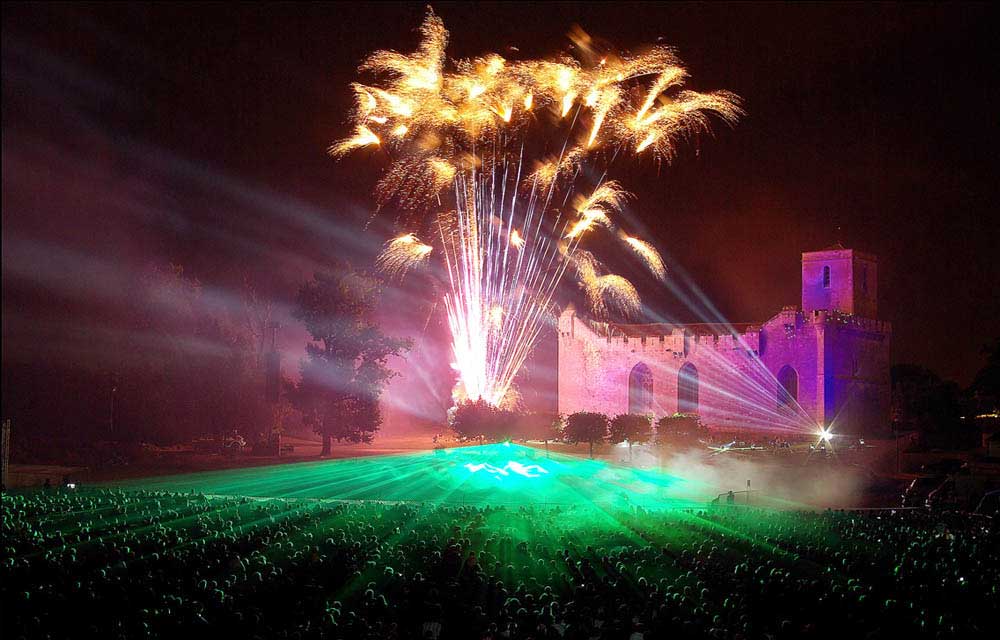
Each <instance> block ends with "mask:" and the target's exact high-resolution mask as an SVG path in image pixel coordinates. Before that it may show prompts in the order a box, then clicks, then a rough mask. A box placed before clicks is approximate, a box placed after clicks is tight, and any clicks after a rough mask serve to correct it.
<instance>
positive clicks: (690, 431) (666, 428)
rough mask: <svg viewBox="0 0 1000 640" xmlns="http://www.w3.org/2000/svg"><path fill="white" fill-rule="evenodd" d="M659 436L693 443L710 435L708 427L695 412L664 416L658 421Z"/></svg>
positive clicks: (661, 438) (665, 440)
mask: <svg viewBox="0 0 1000 640" xmlns="http://www.w3.org/2000/svg"><path fill="white" fill-rule="evenodd" d="M656 434H657V437H658V438H659V439H660V440H661V441H663V442H668V441H674V442H679V443H683V444H693V443H694V442H697V441H698V440H699V439H701V438H707V437H708V427H706V426H705V425H704V424H702V422H701V420H700V419H699V418H698V416H697V415H695V414H693V413H675V414H674V415H672V416H663V417H662V418H660V419H659V420H658V421H657V423H656Z"/></svg>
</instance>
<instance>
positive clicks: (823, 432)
mask: <svg viewBox="0 0 1000 640" xmlns="http://www.w3.org/2000/svg"><path fill="white" fill-rule="evenodd" d="M831 438H833V433H832V432H831V431H830V430H829V429H824V428H822V427H820V430H819V439H820V440H825V441H827V442H829V441H830V439H831Z"/></svg>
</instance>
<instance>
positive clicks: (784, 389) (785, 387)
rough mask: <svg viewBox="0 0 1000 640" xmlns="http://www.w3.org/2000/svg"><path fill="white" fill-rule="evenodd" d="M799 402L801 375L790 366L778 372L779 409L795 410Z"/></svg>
mask: <svg viewBox="0 0 1000 640" xmlns="http://www.w3.org/2000/svg"><path fill="white" fill-rule="evenodd" d="M798 401H799V374H798V372H797V371H795V369H793V368H792V367H790V366H789V365H787V364H786V365H785V366H783V367H781V370H780V371H778V408H779V409H782V408H785V407H787V408H789V409H791V408H793V407H794V406H795V405H796V404H798Z"/></svg>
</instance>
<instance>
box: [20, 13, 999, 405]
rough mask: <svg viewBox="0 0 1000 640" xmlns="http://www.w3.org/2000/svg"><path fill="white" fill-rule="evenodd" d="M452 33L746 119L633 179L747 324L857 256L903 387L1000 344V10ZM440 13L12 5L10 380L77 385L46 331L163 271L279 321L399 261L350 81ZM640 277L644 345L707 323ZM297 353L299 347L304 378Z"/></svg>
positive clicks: (556, 17)
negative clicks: (179, 271) (619, 72)
mask: <svg viewBox="0 0 1000 640" xmlns="http://www.w3.org/2000/svg"><path fill="white" fill-rule="evenodd" d="M434 10H435V11H436V12H437V13H438V14H439V15H440V16H441V17H442V18H443V19H444V21H445V25H446V26H447V27H448V28H449V29H450V31H451V33H452V40H451V42H452V44H451V46H450V50H449V53H450V55H451V56H452V57H469V56H475V55H478V54H481V53H485V52H488V51H497V52H499V53H501V54H503V55H505V56H508V57H510V58H516V57H518V56H522V57H545V56H550V55H554V54H557V53H559V52H561V51H565V50H566V49H567V47H568V46H569V40H568V39H567V37H566V34H567V32H568V31H569V29H570V28H571V27H572V26H573V25H574V24H578V25H580V26H581V27H582V28H583V29H584V30H586V31H587V32H589V33H590V34H592V35H594V36H597V37H599V38H602V39H604V40H606V41H607V42H610V43H614V45H616V46H617V47H620V48H622V49H635V48H638V47H640V46H641V45H643V44H649V43H662V44H669V45H672V46H674V47H676V48H677V50H678V53H679V55H680V57H681V59H682V60H684V62H685V63H686V65H687V67H688V69H689V71H690V72H691V74H692V80H691V82H690V83H689V86H690V87H691V88H693V89H697V90H714V89H729V90H731V91H734V92H735V93H737V94H739V95H740V96H742V97H743V99H744V100H745V104H744V106H745V108H746V111H747V116H746V117H745V118H744V119H743V120H742V121H741V122H740V123H739V124H738V125H737V126H736V127H735V128H733V129H730V128H728V127H726V126H724V125H721V124H720V125H718V126H716V127H715V132H714V135H713V136H703V137H701V138H700V139H699V140H697V141H695V142H694V143H692V144H689V145H686V146H684V147H683V148H682V151H681V153H680V154H679V156H678V158H677V160H676V161H675V163H674V164H673V165H670V166H660V165H657V164H655V163H653V162H651V161H649V160H645V161H638V162H636V161H629V162H626V163H620V166H619V167H618V169H617V174H618V175H617V177H619V178H620V179H621V180H622V181H623V183H624V184H625V186H626V187H627V188H629V189H630V190H631V191H633V192H634V193H635V194H636V196H637V198H636V200H635V201H634V202H633V203H632V204H631V206H630V209H629V210H628V211H627V215H628V217H629V219H630V224H631V225H632V226H633V228H635V229H637V230H642V231H644V232H645V235H646V236H647V237H649V238H650V239H651V240H652V241H653V242H654V244H656V245H657V246H658V247H659V248H660V249H661V251H662V252H663V253H664V254H665V256H666V257H667V259H668V262H670V263H671V264H672V265H674V266H675V269H676V272H677V273H680V271H681V270H683V271H684V272H686V273H687V274H689V275H690V277H691V278H692V280H693V281H694V282H696V283H697V285H698V286H699V287H701V289H702V290H703V291H704V292H705V295H706V296H707V298H708V299H710V300H711V301H712V303H713V304H715V306H716V307H717V308H718V309H719V311H720V312H721V313H722V314H723V315H724V316H725V317H726V318H728V319H730V320H731V321H733V322H746V321H763V320H766V319H767V318H769V317H770V316H771V315H773V314H774V313H775V312H777V311H778V310H779V309H780V308H781V307H782V306H783V305H788V304H797V303H798V299H799V257H800V253H801V252H802V251H807V250H815V249H821V248H824V247H826V246H829V245H832V244H834V243H836V242H838V241H839V242H841V243H843V244H844V245H845V246H847V247H852V248H856V249H860V250H863V251H867V252H870V253H874V254H876V255H877V256H878V257H879V261H880V262H879V270H880V273H879V280H880V282H879V286H880V315H881V316H882V319H886V320H889V321H891V322H892V324H893V361H894V362H896V363H900V362H909V363H917V364H920V365H924V366H926V367H929V368H931V369H932V370H934V371H935V372H937V373H939V374H940V375H942V376H943V377H946V378H952V379H955V380H957V381H958V382H960V383H962V384H967V383H968V382H969V381H970V380H971V378H972V376H973V375H974V374H975V372H976V370H977V369H978V368H979V366H980V365H981V363H982V361H983V360H982V356H981V355H980V353H979V351H980V348H981V347H982V345H983V344H985V343H986V342H988V341H990V340H992V339H994V338H996V337H998V336H1000V304H998V295H997V291H998V283H1000V266H998V260H997V255H998V253H1000V252H997V250H996V247H997V246H998V245H1000V233H998V228H1000V224H998V218H1000V213H998V204H1000V199H998V181H997V174H998V171H997V169H998V161H997V160H998V151H997V150H998V148H1000V147H998V144H1000V135H998V134H1000V126H998V120H1000V116H998V114H1000V83H998V82H997V76H996V70H995V66H994V64H993V63H992V62H991V60H992V59H993V54H994V48H995V45H994V43H995V37H996V35H995V34H996V26H997V22H996V20H995V19H994V14H993V12H991V11H990V10H989V9H988V8H987V7H986V6H985V5H955V4H946V5H939V6H933V5H931V6H927V5H922V6H911V5H876V6H868V5H857V4H849V5H847V4H845V5H809V6H803V5H800V4H796V5H764V6H756V5H750V4H733V5H727V4H711V5H697V4H689V5H686V4H680V5H677V4H664V5H636V4H628V3H608V4H590V3H565V4H560V3H544V4H542V3H540V4H502V5H493V4H485V3H483V4H480V3H463V4H452V3H436V4H434ZM424 12H425V8H424V5H422V4H419V3H416V4H407V5H396V4H391V3H379V4H372V5H366V4H364V3H353V4H348V3H337V4H329V5H303V6H298V5H286V4H282V5H280V6H266V5H250V6H247V5H239V6H222V5H212V6H208V7H199V6H197V5H191V4H183V5H178V6H170V5H166V4H156V5H144V4H136V3H127V4H114V5H78V4H72V5H41V4H35V3H33V4H23V5H5V7H4V12H3V286H4V293H3V354H4V366H5V368H6V367H7V365H8V363H9V362H14V361H16V362H25V361H28V360H30V359H31V358H33V357H39V356H38V354H42V356H41V357H46V358H48V357H53V356H55V357H58V354H59V352H60V350H61V349H63V348H64V345H67V344H70V343H72V342H73V340H72V339H71V337H67V336H66V335H65V333H66V332H65V331H61V330H58V331H57V330H55V329H53V328H56V329H58V328H59V327H65V326H66V325H67V324H75V323H76V319H77V318H80V317H90V318H91V320H90V323H91V325H93V323H96V322H99V320H97V318H98V317H99V315H100V314H94V313H91V314H90V315H89V316H88V315H87V314H86V313H82V312H81V309H91V311H92V310H93V309H94V308H101V307H106V306H107V305H114V304H118V305H121V304H128V301H127V300H122V299H121V298H120V297H116V291H117V288H118V284H117V283H118V281H119V279H120V278H121V277H122V274H124V273H127V272H129V271H130V270H134V269H135V268H138V267H140V266H141V265H143V264H145V263H148V262H149V261H160V262H174V263H178V264H182V265H184V266H185V268H186V270H187V272H188V273H191V274H194V275H196V276H197V277H198V278H199V279H201V280H202V281H203V282H204V283H206V285H207V286H209V287H212V288H214V289H215V290H218V291H220V292H225V291H228V290H232V289H233V288H234V287H236V286H237V285H238V283H239V282H240V279H241V278H242V277H243V274H246V273H251V274H253V276H254V277H255V278H257V279H258V280H259V281H261V282H266V288H267V290H268V292H269V295H271V296H273V297H274V298H275V299H276V300H279V301H287V300H289V299H291V298H292V297H293V296H294V292H295V290H296V288H297V287H298V285H299V283H301V282H302V281H303V280H304V279H305V278H307V277H308V276H309V274H310V273H311V272H312V271H313V270H316V269H322V268H327V267H329V266H330V265H331V264H333V260H334V259H341V258H350V259H353V260H355V261H359V262H366V261H368V260H370V259H371V256H372V253H373V252H374V251H375V250H376V249H377V248H378V246H379V245H380V244H381V242H382V241H383V240H384V239H385V238H386V237H387V235H388V234H389V233H390V231H389V222H391V220H390V221H386V220H384V219H378V220H376V221H374V222H373V223H371V225H370V226H369V227H368V231H367V232H364V233H363V232H362V228H363V225H364V224H365V222H367V221H368V220H369V217H370V214H371V213H372V209H373V199H372V196H371V188H372V186H373V185H374V182H375V180H376V179H377V177H378V172H379V170H380V169H381V168H382V167H384V166H385V163H380V162H379V159H378V157H377V156H374V155H368V156H356V157H348V158H346V159H344V160H340V161H335V160H333V159H331V158H330V157H329V156H327V154H326V148H327V147H328V145H329V144H330V143H331V142H332V141H333V140H335V139H337V138H340V137H343V136H344V135H346V134H347V133H349V127H348V125H347V123H346V117H347V113H348V109H349V106H350V100H351V94H350V91H349V87H348V85H349V83H350V82H351V81H353V80H355V79H357V75H356V67H357V65H358V63H359V62H360V61H361V60H362V59H363V58H364V57H365V55H366V54H368V53H370V52H371V51H373V50H375V49H378V48H394V49H397V50H400V51H409V50H411V49H412V48H413V47H414V46H415V44H416V42H417V33H416V29H417V27H419V25H420V22H421V20H422V18H423V15H424ZM511 47H516V48H517V50H516V51H515V50H513V49H511ZM620 268H621V269H622V270H624V271H625V272H626V275H629V276H633V277H635V278H636V280H637V285H638V286H639V289H640V292H641V293H642V294H643V297H644V301H645V303H646V304H647V306H648V308H649V312H650V314H651V317H657V318H672V319H680V320H686V321H692V320H698V319H700V318H698V317H697V316H696V314H693V313H692V312H691V310H689V309H686V308H685V307H684V305H682V304H680V303H679V301H678V300H677V299H676V297H674V296H672V295H670V294H669V293H666V292H664V291H663V290H661V289H658V288H657V287H656V286H655V285H654V284H653V283H652V282H650V281H649V280H648V279H645V280H644V279H643V276H642V273H641V270H640V269H638V268H637V266H636V265H634V264H629V263H627V262H623V263H622V264H621V265H620ZM421 313H423V315H424V316H426V313H427V312H426V310H424V311H422V312H421ZM81 314H82V315H81ZM390 315H392V314H390ZM388 322H389V324H390V325H393V324H394V326H401V325H406V324H407V323H410V324H412V323H413V322H417V323H419V322H421V320H420V319H419V318H417V315H416V314H411V315H410V316H407V315H406V314H401V315H398V316H397V317H392V318H390V319H389V321H388ZM84 324H86V323H79V325H78V326H83V325H84ZM81 331H82V329H81ZM70 332H72V330H70ZM432 333H433V331H432ZM53 334H60V336H59V339H58V340H57V341H54V339H53V337H52V336H53ZM78 338H80V339H83V337H80V336H78ZM303 339H304V334H302V333H301V331H299V332H296V330H295V329H289V330H286V331H285V332H284V338H283V340H284V341H285V343H286V345H285V348H286V350H288V351H289V352H290V357H291V358H292V359H293V360H295V359H297V358H298V357H299V356H298V355H296V353H301V344H302V341H303ZM296 350H298V351H296ZM74 353H76V354H77V355H79V354H80V353H83V352H81V351H79V350H77V351H75V352H74ZM84 357H85V356H84ZM7 390H8V389H7V380H6V378H5V391H4V395H5V396H6V395H7Z"/></svg>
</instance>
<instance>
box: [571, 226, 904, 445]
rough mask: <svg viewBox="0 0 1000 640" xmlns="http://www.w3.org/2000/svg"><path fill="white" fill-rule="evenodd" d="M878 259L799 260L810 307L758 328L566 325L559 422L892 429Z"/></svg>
mask: <svg viewBox="0 0 1000 640" xmlns="http://www.w3.org/2000/svg"><path fill="white" fill-rule="evenodd" d="M877 268H878V262H877V260H876V258H875V257H874V256H871V255H868V254H865V253H862V252H860V251H855V250H852V249H845V248H843V247H842V246H840V245H837V246H834V247H831V248H829V249H826V250H823V251H813V252H808V253H803V254H802V307H801V310H797V309H796V308H795V307H785V308H784V309H782V310H781V311H780V312H778V313H777V314H776V315H775V316H774V317H772V318H771V319H770V320H768V321H766V322H764V323H762V324H756V325H729V324H726V325H712V324H687V325H671V324H611V323H598V322H594V321H590V320H587V319H585V318H583V317H581V316H579V315H577V313H576V311H575V310H574V309H573V308H572V307H567V308H566V309H565V310H564V311H563V312H562V314H561V315H560V317H559V328H558V331H559V347H558V371H559V379H558V394H559V399H558V403H559V412H560V413H562V414H569V413H573V412H576V411H598V412H601V413H605V414H607V415H610V416H614V415H617V414H620V413H626V412H627V413H641V414H652V415H653V416H654V417H656V418H659V417H662V416H665V415H672V414H674V413H696V414H698V415H699V416H700V417H701V420H702V421H703V422H704V423H705V424H707V425H708V426H710V427H717V428H727V429H729V428H732V429H739V428H744V427H750V428H766V429H773V430H784V431H788V432H796V431H810V432H815V430H816V428H817V427H824V428H826V427H829V428H831V429H833V430H834V431H835V432H837V433H851V434H856V435H864V434H873V433H877V432H880V431H885V430H886V429H887V428H888V425H889V393H890V381H889V342H890V338H891V326H890V324H889V323H888V322H884V321H881V320H878V319H877V294H878V289H877Z"/></svg>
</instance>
